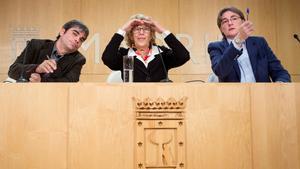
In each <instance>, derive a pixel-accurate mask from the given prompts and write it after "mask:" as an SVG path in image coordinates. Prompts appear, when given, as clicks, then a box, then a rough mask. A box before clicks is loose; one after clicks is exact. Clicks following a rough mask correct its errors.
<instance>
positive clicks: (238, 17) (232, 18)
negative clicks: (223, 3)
mask: <svg viewBox="0 0 300 169" xmlns="http://www.w3.org/2000/svg"><path fill="white" fill-rule="evenodd" d="M238 19H241V17H240V16H232V17H230V19H227V18H224V19H222V21H221V25H225V24H226V25H227V24H229V21H230V22H231V23H235V22H237V20H238Z"/></svg>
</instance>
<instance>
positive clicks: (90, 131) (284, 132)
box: [0, 83, 300, 169]
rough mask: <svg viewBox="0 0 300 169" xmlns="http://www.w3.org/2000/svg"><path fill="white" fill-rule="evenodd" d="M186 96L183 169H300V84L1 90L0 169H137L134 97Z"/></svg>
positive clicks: (18, 87)
mask: <svg viewBox="0 0 300 169" xmlns="http://www.w3.org/2000/svg"><path fill="white" fill-rule="evenodd" d="M183 96H186V97H187V98H188V100H187V107H186V119H185V123H186V131H185V132H186V135H185V136H186V144H187V145H186V166H185V167H186V168H190V169H194V168H209V169H214V168H216V169H217V168H245V169H252V168H253V169H260V168H262V169H265V168H272V169H273V168H274V169H281V168H287V169H289V168H291V169H299V168H300V158H299V157H300V111H299V110H300V105H299V99H300V84H295V83H294V84H222V83H215V84H201V83H187V84H183V83H173V84H154V83H148V84H145V83H136V84H113V85H107V84H101V83H77V84H0V103H1V113H0V168H5V169H19V168H24V169H31V168H36V169H45V168H46V169H47V168H49V169H50V168H51V169H52V168H58V169H65V168H70V169H86V168H89V169H98V168H107V169H115V168H124V169H132V168H134V167H135V164H134V155H135V153H134V146H135V142H134V141H135V140H134V138H135V133H134V125H135V122H134V119H135V114H134V112H133V104H132V97H137V98H146V97H151V98H157V97H163V98H169V97H174V98H181V97H183Z"/></svg>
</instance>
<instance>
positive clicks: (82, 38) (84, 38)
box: [72, 29, 86, 41]
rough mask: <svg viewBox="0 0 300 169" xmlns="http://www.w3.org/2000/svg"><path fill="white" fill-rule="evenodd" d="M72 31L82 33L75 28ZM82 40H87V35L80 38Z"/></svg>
mask: <svg viewBox="0 0 300 169" xmlns="http://www.w3.org/2000/svg"><path fill="white" fill-rule="evenodd" d="M72 31H73V32H75V33H77V35H79V34H80V32H79V31H78V30H75V29H73V30H72ZM80 40H81V41H85V40H86V37H85V36H83V37H81V38H80Z"/></svg>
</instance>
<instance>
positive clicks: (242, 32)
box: [236, 21, 254, 41]
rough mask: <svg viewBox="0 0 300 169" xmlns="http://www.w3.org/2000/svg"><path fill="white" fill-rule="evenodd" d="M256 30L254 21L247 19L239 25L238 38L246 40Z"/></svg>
mask: <svg viewBox="0 0 300 169" xmlns="http://www.w3.org/2000/svg"><path fill="white" fill-rule="evenodd" d="M253 32H254V27H253V24H252V22H250V21H245V22H243V23H242V24H241V25H240V27H239V32H238V34H237V36H236V37H237V38H239V39H240V40H243V41H244V40H246V39H247V38H248V37H249V36H250V35H251V34H252V33H253Z"/></svg>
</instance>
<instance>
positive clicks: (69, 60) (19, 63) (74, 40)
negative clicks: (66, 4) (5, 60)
mask: <svg viewBox="0 0 300 169" xmlns="http://www.w3.org/2000/svg"><path fill="white" fill-rule="evenodd" d="M88 35H89V30H88V28H87V27H86V26H85V25H84V24H83V23H82V22H80V21H78V20H71V21H69V22H67V23H65V24H64V25H63V27H62V28H61V29H60V32H59V34H58V36H57V38H56V41H52V40H41V39H32V40H31V41H30V42H29V43H28V44H27V46H26V48H25V49H24V51H23V52H22V53H21V55H20V56H19V57H18V58H17V59H16V61H15V62H14V63H13V64H12V65H11V66H10V68H9V72H8V75H9V77H11V78H13V79H16V80H18V79H20V80H21V81H23V82H26V81H28V80H29V81H30V82H77V81H79V76H80V72H81V68H82V66H83V65H84V64H85V62H86V59H85V57H84V56H83V55H82V54H81V53H80V52H79V51H78V49H79V48H80V46H81V44H82V43H83V42H84V41H85V40H86V38H87V37H88Z"/></svg>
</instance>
